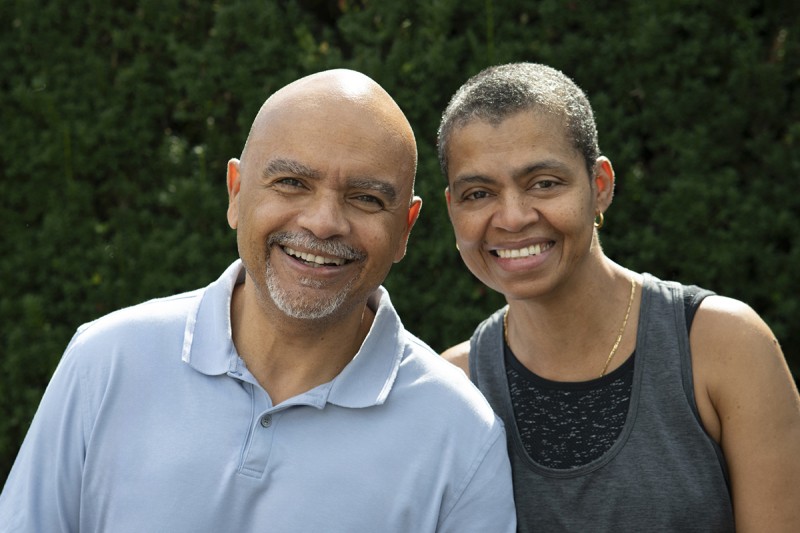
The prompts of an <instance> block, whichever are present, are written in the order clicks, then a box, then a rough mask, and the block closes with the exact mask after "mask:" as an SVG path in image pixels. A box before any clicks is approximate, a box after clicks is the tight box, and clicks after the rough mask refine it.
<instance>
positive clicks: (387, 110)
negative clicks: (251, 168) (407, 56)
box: [241, 69, 417, 191]
mask: <svg viewBox="0 0 800 533" xmlns="http://www.w3.org/2000/svg"><path fill="white" fill-rule="evenodd" d="M348 116H349V117H357V116H360V117H368V119H369V122H370V123H371V126H372V127H374V128H375V130H376V131H375V140H376V142H375V144H374V146H371V147H369V146H365V147H364V148H365V149H375V150H390V151H393V152H398V153H401V154H402V159H403V161H404V165H403V167H404V168H403V171H404V172H405V173H407V174H408V176H409V178H410V180H411V190H412V191H413V180H414V175H415V173H416V166H417V148H416V141H415V139H414V132H413V130H412V129H411V125H410V124H409V123H408V120H407V119H406V117H405V115H404V114H403V112H402V111H401V109H400V107H399V106H398V105H397V103H396V102H395V101H394V99H392V97H391V96H390V95H389V93H387V92H386V91H385V90H384V89H383V88H382V87H381V86H380V85H378V84H377V83H376V82H375V81H374V80H372V79H371V78H369V77H368V76H366V75H364V74H361V73H360V72H356V71H353V70H347V69H335V70H327V71H324V72H318V73H316V74H311V75H309V76H306V77H304V78H300V79H299V80H297V81H294V82H292V83H290V84H289V85H286V86H285V87H283V88H281V89H279V90H278V91H277V92H275V93H274V94H272V96H270V97H269V98H268V99H267V101H266V102H264V104H263V105H262V106H261V109H260V110H259V112H258V114H257V115H256V118H255V120H254V121H253V125H252V127H251V128H250V133H249V135H248V136H247V142H246V143H245V147H244V150H243V151H242V156H241V162H242V165H246V164H247V162H248V160H249V159H252V158H251V155H252V154H249V153H248V152H249V151H250V150H251V148H252V147H253V146H255V145H257V144H260V141H263V140H264V139H265V138H268V137H269V136H270V135H281V132H280V131H279V128H286V127H291V124H293V123H294V124H297V123H298V122H300V121H310V123H312V124H320V125H322V124H331V123H333V124H342V122H341V121H340V120H338V119H337V117H341V118H343V119H346V118H347V117H348ZM330 134H331V142H337V141H338V140H340V139H337V137H341V136H343V135H346V134H347V131H346V129H339V130H338V131H337V130H336V129H332V130H331V131H330ZM379 139H382V140H381V141H378V140H379ZM386 141H389V142H388V143H387V142H386Z"/></svg>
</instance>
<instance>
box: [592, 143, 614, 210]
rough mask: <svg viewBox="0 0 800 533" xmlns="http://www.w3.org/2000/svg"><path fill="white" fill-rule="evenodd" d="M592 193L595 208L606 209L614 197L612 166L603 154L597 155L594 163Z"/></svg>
mask: <svg viewBox="0 0 800 533" xmlns="http://www.w3.org/2000/svg"><path fill="white" fill-rule="evenodd" d="M594 194H595V203H596V204H597V210H598V211H600V212H603V211H605V210H606V209H608V207H609V206H610V205H611V200H613V198H614V168H613V167H612V166H611V161H609V159H608V158H607V157H604V156H601V157H598V158H597V161H596V162H595V164H594Z"/></svg>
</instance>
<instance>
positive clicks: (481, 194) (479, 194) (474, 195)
mask: <svg viewBox="0 0 800 533" xmlns="http://www.w3.org/2000/svg"><path fill="white" fill-rule="evenodd" d="M487 196H489V193H488V192H486V191H473V192H471V193H469V194H466V195H464V200H480V199H482V198H486V197H487Z"/></svg>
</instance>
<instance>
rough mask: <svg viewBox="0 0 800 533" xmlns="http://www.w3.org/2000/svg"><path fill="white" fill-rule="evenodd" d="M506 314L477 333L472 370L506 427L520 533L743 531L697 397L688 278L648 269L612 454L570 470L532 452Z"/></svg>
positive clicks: (493, 318) (472, 348) (498, 314)
mask: <svg viewBox="0 0 800 533" xmlns="http://www.w3.org/2000/svg"><path fill="white" fill-rule="evenodd" d="M503 312H504V309H501V310H499V311H497V312H496V313H494V314H493V315H492V316H490V317H489V318H488V319H486V320H485V321H484V322H483V323H481V324H480V325H479V326H478V328H477V329H476V330H475V334H474V335H473V336H472V339H471V345H470V375H471V377H472V380H473V381H474V382H475V384H476V385H477V386H478V387H479V388H480V389H481V391H482V392H483V394H484V395H485V396H486V398H487V399H488V400H489V403H490V404H491V405H492V407H493V408H494V410H495V412H496V413H497V414H498V415H499V416H500V418H501V419H502V420H503V422H504V423H505V426H506V433H507V435H508V451H509V456H510V457H511V466H512V469H513V478H514V497H515V501H516V505H517V523H518V531H520V532H523V533H524V532H530V531H546V532H555V531H593V532H594V531H615V532H617V531H680V532H684V531H686V532H691V531H698V532H701V531H702V532H713V531H734V524H733V510H732V507H731V498H730V493H729V489H728V483H727V472H726V468H725V461H724V458H723V457H722V452H721V450H720V448H719V446H717V444H716V443H715V442H714V441H713V440H712V439H711V438H710V437H709V436H708V434H707V433H706V432H705V430H704V429H703V426H702V424H701V422H700V417H699V414H698V412H697V406H696V404H695V400H694V387H693V382H692V368H691V358H690V354H689V336H688V334H687V331H686V321H685V317H684V304H683V287H682V286H681V285H679V284H677V283H674V282H666V281H661V280H658V279H656V278H654V277H653V276H650V275H648V274H645V275H644V285H643V288H642V305H641V311H640V314H639V333H638V337H637V339H636V361H635V366H634V377H633V387H632V391H631V399H630V406H629V409H628V416H627V419H626V421H625V425H624V426H623V428H622V431H621V433H620V435H619V437H618V439H617V441H616V442H615V443H614V444H613V445H612V446H611V448H610V449H609V450H608V451H607V452H606V453H605V454H604V455H602V456H601V457H599V458H598V459H596V460H594V461H592V462H590V463H588V464H586V465H583V466H580V467H577V468H573V469H569V470H560V469H552V468H546V467H543V466H541V465H539V464H537V463H535V462H533V461H532V460H531V459H530V457H528V455H527V454H526V452H525V449H524V446H523V444H522V441H521V439H520V436H519V433H518V431H517V427H516V423H515V421H514V412H513V408H512V406H511V398H510V394H509V390H508V380H507V376H506V371H505V365H504V362H503Z"/></svg>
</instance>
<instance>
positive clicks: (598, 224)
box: [594, 211, 606, 229]
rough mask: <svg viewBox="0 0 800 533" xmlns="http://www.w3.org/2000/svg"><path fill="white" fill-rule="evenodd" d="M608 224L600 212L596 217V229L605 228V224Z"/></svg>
mask: <svg viewBox="0 0 800 533" xmlns="http://www.w3.org/2000/svg"><path fill="white" fill-rule="evenodd" d="M605 222H606V217H604V216H603V212H602V211H601V212H599V213H597V214H596V215H595V216H594V227H595V228H597V229H600V228H602V227H603V224H605Z"/></svg>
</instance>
